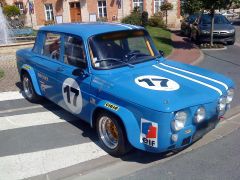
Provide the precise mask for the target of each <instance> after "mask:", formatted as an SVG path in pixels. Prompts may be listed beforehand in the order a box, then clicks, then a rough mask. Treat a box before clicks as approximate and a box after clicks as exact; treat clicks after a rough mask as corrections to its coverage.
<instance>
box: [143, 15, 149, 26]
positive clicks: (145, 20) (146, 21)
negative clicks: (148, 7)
mask: <svg viewBox="0 0 240 180" xmlns="http://www.w3.org/2000/svg"><path fill="white" fill-rule="evenodd" d="M142 25H143V26H144V27H145V26H147V25H148V12H146V11H143V12H142Z"/></svg>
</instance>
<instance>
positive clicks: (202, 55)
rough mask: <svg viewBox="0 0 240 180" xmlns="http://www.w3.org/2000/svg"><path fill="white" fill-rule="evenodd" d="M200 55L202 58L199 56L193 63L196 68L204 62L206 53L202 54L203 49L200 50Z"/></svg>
mask: <svg viewBox="0 0 240 180" xmlns="http://www.w3.org/2000/svg"><path fill="white" fill-rule="evenodd" d="M199 53H200V56H199V57H198V58H197V59H196V60H194V61H193V62H192V63H191V65H193V66H196V65H198V64H199V63H200V62H202V61H203V59H204V53H203V52H202V50H201V49H199Z"/></svg>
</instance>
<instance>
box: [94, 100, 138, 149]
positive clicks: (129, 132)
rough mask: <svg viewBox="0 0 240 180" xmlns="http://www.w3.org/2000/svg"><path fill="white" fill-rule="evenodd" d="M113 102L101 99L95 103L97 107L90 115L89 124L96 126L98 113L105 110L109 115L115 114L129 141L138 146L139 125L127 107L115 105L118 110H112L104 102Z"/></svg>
mask: <svg viewBox="0 0 240 180" xmlns="http://www.w3.org/2000/svg"><path fill="white" fill-rule="evenodd" d="M107 103H109V104H114V103H110V102H108V101H101V102H100V103H98V104H97V107H96V108H95V109H94V110H93V113H92V117H91V123H90V124H91V126H92V127H93V128H96V122H97V121H96V120H97V117H98V115H99V114H101V113H102V112H107V113H110V114H111V115H113V116H115V117H116V118H117V119H118V120H119V121H120V125H122V127H123V130H124V132H125V133H126V137H127V139H128V141H129V143H130V144H131V145H132V146H134V147H137V146H138V139H139V135H140V126H139V123H138V121H137V119H136V118H135V116H134V115H133V114H132V112H130V111H129V110H128V109H126V108H124V107H121V106H117V105H116V104H114V105H115V106H117V107H118V110H117V111H116V110H113V109H111V108H108V107H106V104H107Z"/></svg>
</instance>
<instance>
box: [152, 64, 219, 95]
mask: <svg viewBox="0 0 240 180" xmlns="http://www.w3.org/2000/svg"><path fill="white" fill-rule="evenodd" d="M153 67H155V68H157V69H160V70H162V71H165V72H168V73H170V74H174V75H176V76H179V77H182V78H185V79H188V80H190V81H193V82H196V83H198V84H201V85H203V86H206V87H208V88H211V89H213V90H215V91H217V92H218V93H219V94H220V96H221V95H222V94H223V93H222V91H221V90H220V89H218V88H216V87H214V86H212V85H210V84H207V83H204V82H202V81H199V80H196V79H193V78H190V77H187V76H185V75H182V74H179V73H176V72H173V71H170V70H167V69H163V68H160V67H158V66H156V65H153Z"/></svg>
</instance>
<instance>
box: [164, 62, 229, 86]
mask: <svg viewBox="0 0 240 180" xmlns="http://www.w3.org/2000/svg"><path fill="white" fill-rule="evenodd" d="M160 64H161V65H162V66H165V67H169V68H171V69H175V70H178V71H181V72H185V73H188V74H191V75H194V76H198V77H201V78H203V79H207V80H209V81H213V82H215V83H218V84H220V85H222V86H223V87H224V88H225V89H226V90H227V89H228V86H227V85H226V84H225V83H223V82H221V81H218V80H216V79H212V78H210V77H207V76H203V75H201V74H197V73H193V72H191V71H186V70H183V69H179V68H176V67H173V66H169V65H167V64H164V63H160Z"/></svg>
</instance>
